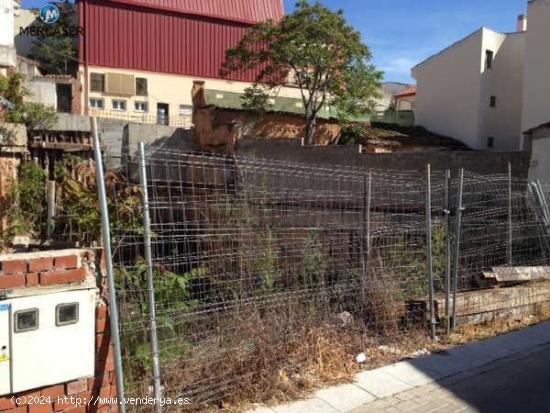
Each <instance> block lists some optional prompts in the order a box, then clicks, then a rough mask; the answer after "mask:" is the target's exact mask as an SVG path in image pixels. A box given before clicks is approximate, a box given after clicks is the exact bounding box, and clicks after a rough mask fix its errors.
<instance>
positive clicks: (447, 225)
mask: <svg viewBox="0 0 550 413" xmlns="http://www.w3.org/2000/svg"><path fill="white" fill-rule="evenodd" d="M444 197H445V199H444V200H443V202H444V205H443V213H444V214H445V218H444V221H445V222H444V224H445V317H446V319H447V323H446V328H447V335H449V334H450V333H451V222H450V215H451V210H450V208H451V198H450V197H451V170H450V169H447V170H446V171H445V193H444Z"/></svg>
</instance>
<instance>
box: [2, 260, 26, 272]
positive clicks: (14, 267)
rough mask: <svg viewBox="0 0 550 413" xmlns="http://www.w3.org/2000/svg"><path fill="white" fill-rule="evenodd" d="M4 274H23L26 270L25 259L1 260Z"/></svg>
mask: <svg viewBox="0 0 550 413" xmlns="http://www.w3.org/2000/svg"><path fill="white" fill-rule="evenodd" d="M2 271H3V272H4V274H25V273H26V272H27V261H25V260H13V261H4V262H2Z"/></svg>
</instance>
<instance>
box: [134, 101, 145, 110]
mask: <svg viewBox="0 0 550 413" xmlns="http://www.w3.org/2000/svg"><path fill="white" fill-rule="evenodd" d="M134 110H135V111H136V112H147V102H134Z"/></svg>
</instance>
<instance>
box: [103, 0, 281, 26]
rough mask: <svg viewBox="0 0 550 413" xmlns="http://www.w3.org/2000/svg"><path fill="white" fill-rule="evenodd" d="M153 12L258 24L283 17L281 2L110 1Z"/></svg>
mask: <svg viewBox="0 0 550 413" xmlns="http://www.w3.org/2000/svg"><path fill="white" fill-rule="evenodd" d="M110 1H111V2H113V3H121V4H127V5H130V6H138V7H145V8H149V9H155V10H164V11H171V12H176V13H183V14H191V15H197V16H206V17H212V18H217V19H222V20H232V21H239V22H244V23H258V22H261V21H265V20H269V19H273V20H278V19H280V18H281V17H283V15H284V6H283V1H282V0H110Z"/></svg>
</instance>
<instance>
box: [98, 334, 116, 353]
mask: <svg viewBox="0 0 550 413" xmlns="http://www.w3.org/2000/svg"><path fill="white" fill-rule="evenodd" d="M111 344H112V342H111V335H110V334H109V333H98V334H96V340H95V346H96V349H97V350H101V349H105V347H108V346H110V345H111Z"/></svg>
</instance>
